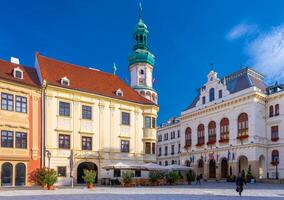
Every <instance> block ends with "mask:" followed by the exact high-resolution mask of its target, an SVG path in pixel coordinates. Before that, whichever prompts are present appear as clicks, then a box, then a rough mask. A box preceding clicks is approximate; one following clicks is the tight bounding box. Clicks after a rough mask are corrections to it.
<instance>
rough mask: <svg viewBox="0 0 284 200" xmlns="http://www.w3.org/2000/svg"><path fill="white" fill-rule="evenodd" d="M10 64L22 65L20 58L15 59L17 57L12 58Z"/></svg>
mask: <svg viewBox="0 0 284 200" xmlns="http://www.w3.org/2000/svg"><path fill="white" fill-rule="evenodd" d="M10 62H11V63H14V64H17V65H19V64H20V60H19V58H15V57H11V59H10Z"/></svg>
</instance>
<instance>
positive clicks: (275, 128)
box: [271, 126, 279, 140]
mask: <svg viewBox="0 0 284 200" xmlns="http://www.w3.org/2000/svg"><path fill="white" fill-rule="evenodd" d="M278 138H279V136H278V126H272V127H271V139H272V140H275V139H278Z"/></svg>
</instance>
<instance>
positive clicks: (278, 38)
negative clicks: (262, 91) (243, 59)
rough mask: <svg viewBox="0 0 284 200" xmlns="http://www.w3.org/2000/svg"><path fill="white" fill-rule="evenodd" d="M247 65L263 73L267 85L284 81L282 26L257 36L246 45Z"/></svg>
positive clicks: (283, 33)
mask: <svg viewBox="0 0 284 200" xmlns="http://www.w3.org/2000/svg"><path fill="white" fill-rule="evenodd" d="M246 51H247V53H248V56H249V61H248V63H249V64H252V65H253V67H254V68H255V69H256V70H257V71H259V72H261V73H263V74H264V75H265V76H266V78H267V82H268V83H269V84H271V83H274V82H275V81H284V25H281V26H278V27H274V28H272V30H271V31H269V32H267V33H264V34H261V35H259V36H258V37H257V38H256V39H254V40H253V41H251V42H250V43H248V46H247V49H246Z"/></svg>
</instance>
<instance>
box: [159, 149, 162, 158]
mask: <svg viewBox="0 0 284 200" xmlns="http://www.w3.org/2000/svg"><path fill="white" fill-rule="evenodd" d="M161 155H162V147H159V154H158V156H161Z"/></svg>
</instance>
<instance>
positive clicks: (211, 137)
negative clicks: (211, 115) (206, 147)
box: [207, 121, 216, 144]
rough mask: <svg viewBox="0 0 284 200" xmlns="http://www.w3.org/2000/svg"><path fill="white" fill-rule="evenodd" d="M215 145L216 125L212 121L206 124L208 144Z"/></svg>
mask: <svg viewBox="0 0 284 200" xmlns="http://www.w3.org/2000/svg"><path fill="white" fill-rule="evenodd" d="M214 143H216V123H215V122H214V121H211V122H209V124H208V143H207V144H214Z"/></svg>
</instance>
